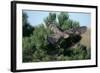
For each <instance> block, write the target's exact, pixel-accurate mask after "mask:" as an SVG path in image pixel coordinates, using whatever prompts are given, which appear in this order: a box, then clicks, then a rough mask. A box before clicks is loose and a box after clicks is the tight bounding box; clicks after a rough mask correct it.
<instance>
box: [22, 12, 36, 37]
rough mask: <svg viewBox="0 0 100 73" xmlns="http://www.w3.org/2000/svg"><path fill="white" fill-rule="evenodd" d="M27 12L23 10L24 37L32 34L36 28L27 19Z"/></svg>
mask: <svg viewBox="0 0 100 73" xmlns="http://www.w3.org/2000/svg"><path fill="white" fill-rule="evenodd" d="M27 18H28V16H27V14H26V13H24V12H23V15H22V20H23V21H22V22H23V37H27V36H30V35H31V34H32V32H33V30H34V28H33V27H32V26H31V25H30V24H29V23H28V21H27Z"/></svg>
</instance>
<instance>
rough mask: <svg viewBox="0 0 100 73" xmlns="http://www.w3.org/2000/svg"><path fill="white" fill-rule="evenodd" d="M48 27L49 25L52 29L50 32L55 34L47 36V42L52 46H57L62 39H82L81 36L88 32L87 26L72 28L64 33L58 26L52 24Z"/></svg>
mask: <svg viewBox="0 0 100 73" xmlns="http://www.w3.org/2000/svg"><path fill="white" fill-rule="evenodd" d="M48 25H49V26H48V27H49V28H50V30H51V31H52V32H53V34H51V35H49V36H47V41H48V43H49V44H51V45H56V44H57V43H58V42H59V40H60V39H69V38H71V37H75V38H78V37H81V34H83V33H85V32H86V30H87V27H86V26H80V27H76V28H70V29H68V30H65V31H64V30H62V29H61V28H60V27H59V26H57V25H56V24H53V23H50V24H48ZM77 36H78V37H77ZM70 41H71V40H70Z"/></svg>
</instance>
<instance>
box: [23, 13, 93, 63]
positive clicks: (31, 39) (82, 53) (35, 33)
mask: <svg viewBox="0 0 100 73" xmlns="http://www.w3.org/2000/svg"><path fill="white" fill-rule="evenodd" d="M27 17H28V16H27V14H24V13H23V30H24V31H23V33H24V35H23V40H22V42H23V43H22V47H23V62H41V61H43V62H44V61H64V60H84V59H90V56H91V54H90V50H88V48H87V47H86V46H84V45H81V44H79V45H77V47H71V48H66V47H64V46H66V45H67V43H66V41H65V39H61V40H60V42H59V45H58V47H54V46H52V45H49V44H48V42H47V36H49V35H51V34H52V33H53V32H52V31H51V30H50V29H49V28H48V27H47V28H45V27H44V25H43V24H40V25H39V26H36V27H34V30H32V29H33V27H32V26H31V25H29V23H28V21H27ZM57 20H58V21H57ZM44 22H45V24H48V23H57V25H58V26H60V27H61V28H62V29H63V30H66V29H70V28H73V27H79V22H77V21H73V20H71V19H69V15H68V13H65V12H61V13H60V14H59V15H58V16H57V14H56V13H49V16H48V17H46V19H45V20H44ZM26 25H27V26H26ZM29 31H32V32H29ZM27 32H28V33H27ZM67 41H68V40H67ZM61 46H62V47H61Z"/></svg>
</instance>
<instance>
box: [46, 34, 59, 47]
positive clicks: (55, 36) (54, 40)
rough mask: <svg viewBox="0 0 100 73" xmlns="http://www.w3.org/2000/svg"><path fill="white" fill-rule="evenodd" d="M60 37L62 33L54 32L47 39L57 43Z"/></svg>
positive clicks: (50, 42)
mask: <svg viewBox="0 0 100 73" xmlns="http://www.w3.org/2000/svg"><path fill="white" fill-rule="evenodd" d="M60 38H61V35H59V34H52V35H50V36H48V37H47V41H48V42H49V44H52V45H55V44H56V43H57V42H58V40H59V39H60Z"/></svg>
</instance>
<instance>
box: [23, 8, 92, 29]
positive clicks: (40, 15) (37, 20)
mask: <svg viewBox="0 0 100 73" xmlns="http://www.w3.org/2000/svg"><path fill="white" fill-rule="evenodd" d="M24 12H25V13H27V15H28V22H29V23H30V24H31V25H32V26H36V25H39V24H41V23H43V20H44V19H45V18H46V17H47V16H48V15H49V12H46V11H29V10H24ZM57 13H58V12H57ZM69 18H70V19H72V20H75V21H78V22H79V23H80V25H81V26H88V27H90V24H91V14H89V13H75V12H69Z"/></svg>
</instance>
